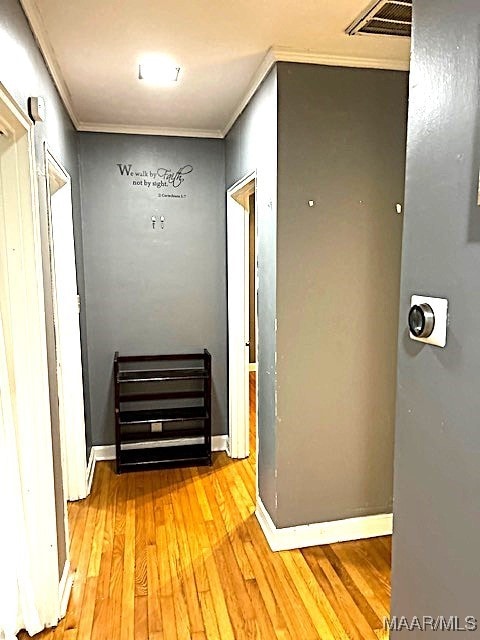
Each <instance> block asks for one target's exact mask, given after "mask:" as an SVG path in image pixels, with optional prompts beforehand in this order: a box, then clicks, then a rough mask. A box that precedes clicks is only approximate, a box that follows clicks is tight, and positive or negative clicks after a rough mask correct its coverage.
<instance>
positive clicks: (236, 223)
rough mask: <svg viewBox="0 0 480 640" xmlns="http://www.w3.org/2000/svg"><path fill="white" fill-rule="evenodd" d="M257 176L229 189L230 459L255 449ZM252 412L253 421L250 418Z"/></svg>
mask: <svg viewBox="0 0 480 640" xmlns="http://www.w3.org/2000/svg"><path fill="white" fill-rule="evenodd" d="M255 192H256V176H255V174H250V175H249V176H247V177H246V178H244V179H243V180H241V181H240V182H238V183H237V184H236V185H234V186H233V187H231V188H230V189H229V190H228V191H227V267H228V268H227V274H228V275H227V278H228V362H229V383H228V386H229V394H228V395H229V447H228V452H229V455H230V456H231V457H232V458H246V457H248V456H249V454H250V451H251V450H254V449H255V450H256V449H257V448H256V446H254V445H255V444H256V439H257V434H256V424H257V419H256V416H257V408H256V407H257V384H256V370H257V353H258V339H257V336H258V330H257V290H258V278H257V242H256V238H257V216H256V199H255ZM251 415H252V419H250V416H251Z"/></svg>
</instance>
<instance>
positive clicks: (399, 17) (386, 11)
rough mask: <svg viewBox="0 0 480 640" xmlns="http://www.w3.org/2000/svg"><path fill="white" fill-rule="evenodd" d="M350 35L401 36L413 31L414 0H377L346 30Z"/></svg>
mask: <svg viewBox="0 0 480 640" xmlns="http://www.w3.org/2000/svg"><path fill="white" fill-rule="evenodd" d="M346 32H347V33H348V35H350V36H354V35H357V34H366V35H376V36H379V35H380V36H401V37H404V38H409V37H410V36H411V33H412V0H375V2H374V3H373V4H370V5H369V7H368V8H367V9H366V10H365V11H363V12H362V13H361V14H360V15H359V16H358V18H357V19H356V20H354V22H353V23H352V24H351V25H350V26H349V27H348V29H347V30H346Z"/></svg>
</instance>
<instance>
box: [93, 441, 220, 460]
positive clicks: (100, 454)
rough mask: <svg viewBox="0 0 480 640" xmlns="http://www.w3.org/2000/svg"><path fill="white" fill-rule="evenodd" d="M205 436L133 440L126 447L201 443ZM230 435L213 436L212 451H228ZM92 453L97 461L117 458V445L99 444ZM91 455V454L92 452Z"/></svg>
mask: <svg viewBox="0 0 480 640" xmlns="http://www.w3.org/2000/svg"><path fill="white" fill-rule="evenodd" d="M202 442H203V438H175V439H173V438H172V439H171V440H155V441H152V442H148V443H141V444H139V443H136V442H131V443H129V444H127V445H126V446H125V447H124V448H125V449H145V448H147V447H151V448H153V447H175V446H179V445H182V444H201V443H202ZM227 442H228V436H227V435H223V436H212V451H226V449H227ZM92 453H93V455H94V458H95V462H100V461H102V460H115V445H114V444H107V445H97V446H95V447H92ZM90 457H91V454H90Z"/></svg>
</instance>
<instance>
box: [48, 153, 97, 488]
mask: <svg viewBox="0 0 480 640" xmlns="http://www.w3.org/2000/svg"><path fill="white" fill-rule="evenodd" d="M45 161H46V177H47V200H48V232H49V233H48V235H49V249H50V251H49V253H50V273H51V287H52V298H53V315H54V329H55V352H56V373H57V387H58V407H59V416H60V445H61V454H60V455H61V460H62V476H63V489H64V494H65V497H66V499H67V500H79V499H81V498H85V497H86V495H87V493H88V489H87V465H86V457H85V450H86V443H85V415H84V403H83V375H82V359H81V346H80V323H79V313H80V304H79V296H78V291H77V271H76V263H75V246H74V238H73V217H72V188H71V182H70V176H69V174H68V173H67V171H66V170H65V168H64V167H62V166H61V164H60V163H59V162H58V161H57V160H55V158H54V157H53V155H52V154H51V153H50V151H49V150H48V149H47V148H45Z"/></svg>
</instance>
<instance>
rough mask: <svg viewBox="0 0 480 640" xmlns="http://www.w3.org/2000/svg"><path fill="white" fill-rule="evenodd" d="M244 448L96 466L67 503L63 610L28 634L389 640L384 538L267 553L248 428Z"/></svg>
mask: <svg viewBox="0 0 480 640" xmlns="http://www.w3.org/2000/svg"><path fill="white" fill-rule="evenodd" d="M254 384H255V383H254V377H253V375H252V376H251V391H252V392H253V393H251V397H252V400H253V401H252V402H251V414H252V417H253V420H254V418H255V405H254V389H255V386H254ZM252 422H253V421H252ZM251 447H252V455H251V456H250V458H249V459H248V460H240V461H233V460H231V459H229V458H228V457H227V456H226V454H224V453H221V454H216V455H215V456H214V465H213V467H212V468H209V467H206V468H205V467H204V468H189V469H173V470H166V471H150V472H145V473H130V474H125V475H122V476H117V475H115V473H114V470H113V463H107V462H103V463H100V464H98V465H97V469H96V473H95V480H94V484H93V490H92V494H91V495H90V496H89V498H87V499H86V500H84V501H82V502H78V503H72V504H70V506H69V519H70V528H71V535H72V539H71V559H72V565H73V567H74V568H75V569H76V579H75V583H74V587H73V591H72V596H71V599H70V603H69V606H68V612H67V616H66V618H65V619H64V620H62V621H61V623H60V624H59V625H58V627H57V628H56V629H50V630H47V631H44V632H43V633H41V634H39V635H38V636H36V638H38V640H46V639H47V638H48V639H49V640H50V639H53V638H54V639H55V640H57V639H58V640H60V639H62V638H63V639H65V640H90V639H92V640H107V639H108V640H117V639H118V640H147V639H148V640H244V639H250V638H255V639H258V640H274V639H277V638H280V639H282V640H287V639H291V640H309V639H314V638H320V639H321V640H328V639H330V638H350V639H352V640H365V639H366V640H368V639H371V640H378V639H379V638H386V637H387V634H386V633H385V632H384V631H383V617H384V616H387V615H388V613H389V606H390V538H374V539H371V540H365V541H359V542H352V543H342V544H333V545H326V546H322V547H312V548H309V549H304V550H301V551H300V550H295V551H288V552H281V553H272V552H271V551H270V549H269V547H268V545H267V543H266V541H265V538H264V536H263V533H262V531H261V529H260V527H259V525H258V522H257V521H256V518H255V516H254V505H255V432H254V430H253V429H252V437H251ZM20 638H21V640H24V639H25V638H27V636H26V634H20Z"/></svg>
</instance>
